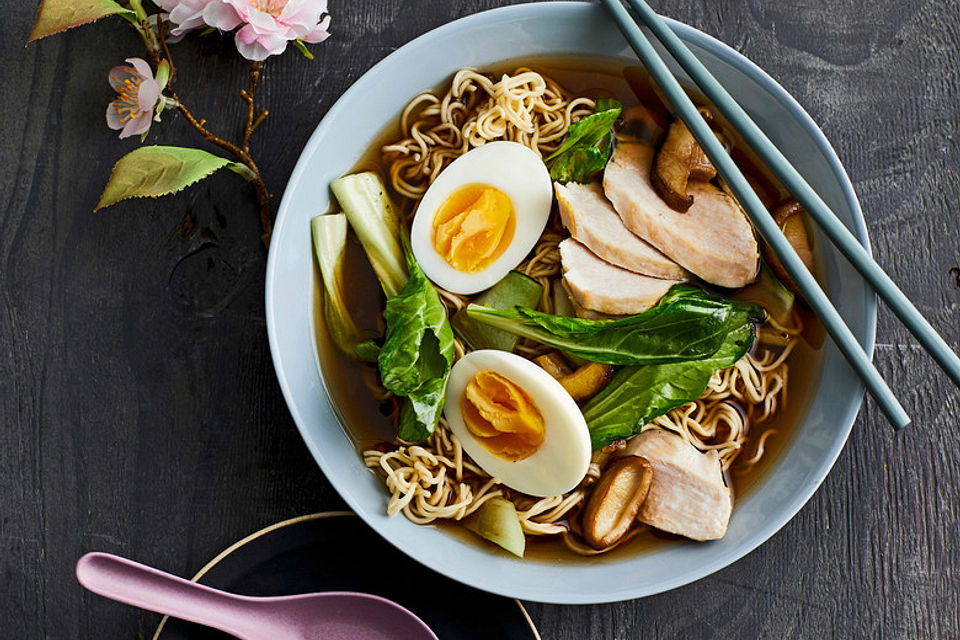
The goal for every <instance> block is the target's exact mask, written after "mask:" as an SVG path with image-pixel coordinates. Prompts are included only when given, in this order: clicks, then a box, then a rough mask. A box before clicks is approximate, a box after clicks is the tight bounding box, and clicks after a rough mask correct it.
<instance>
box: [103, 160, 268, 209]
mask: <svg viewBox="0 0 960 640" xmlns="http://www.w3.org/2000/svg"><path fill="white" fill-rule="evenodd" d="M223 167H227V168H228V169H231V170H233V171H236V172H238V173H243V171H245V170H246V171H249V170H248V169H247V168H246V167H244V166H243V165H241V164H239V163H237V162H233V161H231V160H227V159H226V158H221V157H220V156H215V155H213V154H212V153H208V152H206V151H204V150H202V149H191V148H189V147H164V146H146V147H140V148H139V149H135V150H133V151H131V152H130V153H128V154H127V155H125V156H123V157H122V158H120V160H118V161H117V164H115V165H114V166H113V172H112V173H111V174H110V179H109V180H108V181H107V186H106V187H104V189H103V194H102V195H101V196H100V202H99V203H98V204H97V209H102V208H103V207H109V206H110V205H112V204H115V203H117V202H119V201H121V200H125V199H127V198H143V197H152V198H155V197H157V196H165V195H168V194H171V193H176V192H178V191H180V190H181V189H183V188H185V187H189V186H190V185H192V184H193V183H195V182H197V181H199V180H202V179H203V178H206V177H207V176H209V175H210V174H211V173H213V172H214V171H216V170H217V169H222V168H223ZM241 167H242V168H241Z"/></svg>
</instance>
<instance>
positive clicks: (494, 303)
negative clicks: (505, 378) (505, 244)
mask: <svg viewBox="0 0 960 640" xmlns="http://www.w3.org/2000/svg"><path fill="white" fill-rule="evenodd" d="M542 293H543V285H542V284H540V283H539V282H537V281H536V280H534V279H533V278H531V277H530V276H527V275H524V274H522V273H520V272H519V271H511V272H510V273H508V274H507V275H505V276H504V277H503V279H502V280H500V282H498V283H497V284H495V285H493V286H492V287H490V288H489V289H487V290H486V291H485V292H483V293H482V294H480V295H479V296H478V297H477V298H476V299H475V302H476V304H478V305H483V306H485V307H490V308H491V309H512V308H513V307H517V306H519V307H535V306H536V305H537V303H538V302H539V301H540V295H541V294H542ZM450 324H451V325H453V331H454V333H456V334H457V335H458V336H460V338H461V339H462V340H463V341H464V342H466V343H467V344H468V345H469V346H470V348H471V349H474V350H477V349H499V350H500V351H513V350H514V349H515V348H516V347H517V342H518V341H519V340H520V338H518V337H517V336H516V335H515V334H513V333H509V332H507V331H501V330H499V329H494V328H493V327H491V326H489V325H486V324H483V323H480V322H477V321H476V320H474V319H473V318H470V317H469V316H467V310H466V309H460V310H459V311H457V312H456V313H455V314H454V315H453V318H452V319H451V320H450Z"/></svg>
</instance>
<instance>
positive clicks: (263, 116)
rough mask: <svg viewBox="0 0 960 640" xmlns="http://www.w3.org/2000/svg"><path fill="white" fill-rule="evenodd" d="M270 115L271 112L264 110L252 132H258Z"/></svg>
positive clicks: (254, 123)
mask: <svg viewBox="0 0 960 640" xmlns="http://www.w3.org/2000/svg"><path fill="white" fill-rule="evenodd" d="M268 115H270V112H269V111H267V110H266V109H264V110H263V111H261V112H260V115H258V116H257V119H256V120H254V121H253V126H252V127H251V128H250V130H251V131H256V130H257V127H259V126H260V125H261V124H263V121H264V120H266V119H267V116H268Z"/></svg>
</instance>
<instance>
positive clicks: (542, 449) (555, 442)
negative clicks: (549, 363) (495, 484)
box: [443, 349, 590, 496]
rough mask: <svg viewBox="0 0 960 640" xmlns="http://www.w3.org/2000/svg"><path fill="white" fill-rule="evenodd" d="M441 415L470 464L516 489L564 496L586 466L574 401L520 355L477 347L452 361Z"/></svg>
mask: <svg viewBox="0 0 960 640" xmlns="http://www.w3.org/2000/svg"><path fill="white" fill-rule="evenodd" d="M443 415H444V416H445V417H446V419H447V424H448V425H449V426H450V430H451V431H453V433H454V434H456V436H457V438H459V439H460V442H461V444H462V445H463V449H464V451H466V452H467V453H468V454H469V455H470V457H471V458H473V460H474V462H476V463H477V464H478V465H480V467H481V468H482V469H483V470H484V471H486V472H487V473H489V474H490V475H491V476H493V477H494V478H497V479H498V480H500V481H501V482H502V483H503V484H505V485H506V486H508V487H510V488H511V489H515V490H517V491H520V492H522V493H526V494H529V495H531V496H555V495H559V494H561V493H565V492H567V491H570V490H571V489H573V488H575V487H576V486H577V485H578V484H580V481H581V480H583V477H584V476H585V475H586V473H587V468H588V467H589V466H590V434H589V432H588V431H587V423H586V421H585V420H584V419H583V414H582V413H580V408H579V407H578V406H577V403H576V402H574V400H573V398H571V397H570V394H569V393H567V392H566V390H565V389H564V388H563V387H562V386H561V385H560V383H559V382H557V381H556V380H555V379H554V378H553V377H552V376H551V375H550V374H548V373H547V372H546V371H544V370H543V369H541V368H540V367H538V366H537V365H536V364H534V363H533V362H531V361H529V360H527V359H526V358H523V357H521V356H518V355H514V354H512V353H508V352H506V351H497V350H494V349H482V350H480V351H473V352H471V353H468V354H467V355H465V356H464V357H462V358H460V360H458V361H457V363H456V364H455V365H453V369H452V370H451V371H450V380H449V382H448V383H447V398H446V403H445V405H444V408H443Z"/></svg>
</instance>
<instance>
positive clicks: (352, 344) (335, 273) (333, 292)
mask: <svg viewBox="0 0 960 640" xmlns="http://www.w3.org/2000/svg"><path fill="white" fill-rule="evenodd" d="M310 228H311V230H312V232H313V248H314V252H315V253H316V254H317V263H318V264H319V265H320V275H321V279H322V280H323V317H324V319H325V320H326V324H327V331H328V332H329V333H330V337H331V339H333V342H334V344H336V345H337V346H338V347H339V348H340V350H341V351H343V352H344V353H345V354H347V355H348V356H350V357H351V358H355V359H357V360H366V361H368V362H376V360H377V356H378V355H379V353H380V349H379V347H377V345H376V344H374V343H373V342H372V341H371V340H368V339H367V338H366V336H365V335H364V334H363V332H362V331H361V330H360V329H359V328H358V327H357V324H356V323H355V322H354V321H353V317H352V316H351V315H350V312H349V311H348V310H347V305H346V302H345V301H344V298H343V258H344V254H345V251H346V247H347V218H346V216H344V215H343V214H342V213H330V214H327V215H322V216H317V217H316V218H314V219H313V220H312V221H311V223H310Z"/></svg>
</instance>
